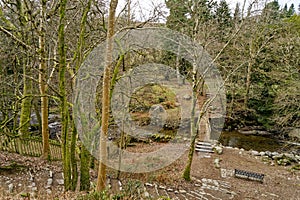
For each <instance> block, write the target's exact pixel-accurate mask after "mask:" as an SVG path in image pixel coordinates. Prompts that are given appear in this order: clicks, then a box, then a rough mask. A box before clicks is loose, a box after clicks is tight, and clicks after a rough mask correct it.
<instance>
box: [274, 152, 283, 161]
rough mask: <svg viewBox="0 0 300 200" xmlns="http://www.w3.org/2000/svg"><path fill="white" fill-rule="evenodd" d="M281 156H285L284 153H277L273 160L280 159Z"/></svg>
mask: <svg viewBox="0 0 300 200" xmlns="http://www.w3.org/2000/svg"><path fill="white" fill-rule="evenodd" d="M281 158H283V154H282V153H280V154H277V155H275V156H273V157H272V159H273V160H278V159H281Z"/></svg>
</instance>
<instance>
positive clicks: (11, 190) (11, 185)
mask: <svg viewBox="0 0 300 200" xmlns="http://www.w3.org/2000/svg"><path fill="white" fill-rule="evenodd" d="M13 191H14V184H12V183H11V184H9V185H8V192H9V193H13Z"/></svg>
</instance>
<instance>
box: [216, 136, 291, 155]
mask: <svg viewBox="0 0 300 200" xmlns="http://www.w3.org/2000/svg"><path fill="white" fill-rule="evenodd" d="M219 141H220V142H221V143H222V144H223V145H224V146H231V147H238V148H243V149H245V150H250V149H252V150H256V151H272V152H273V151H282V150H284V149H285V148H286V145H285V144H284V143H282V142H280V141H278V140H277V139H275V138H272V137H265V136H259V135H244V134H241V133H239V132H237V131H233V132H222V134H221V136H220V139H219Z"/></svg>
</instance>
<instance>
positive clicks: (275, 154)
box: [271, 151, 279, 157]
mask: <svg viewBox="0 0 300 200" xmlns="http://www.w3.org/2000/svg"><path fill="white" fill-rule="evenodd" d="M277 155H279V153H278V152H275V151H274V152H272V153H271V157H273V156H277Z"/></svg>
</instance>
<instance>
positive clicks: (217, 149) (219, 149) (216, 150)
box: [214, 146, 223, 155]
mask: <svg viewBox="0 0 300 200" xmlns="http://www.w3.org/2000/svg"><path fill="white" fill-rule="evenodd" d="M214 151H215V152H216V153H217V154H219V155H221V154H222V153H223V148H222V147H220V146H216V147H214Z"/></svg>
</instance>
